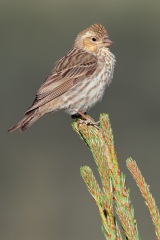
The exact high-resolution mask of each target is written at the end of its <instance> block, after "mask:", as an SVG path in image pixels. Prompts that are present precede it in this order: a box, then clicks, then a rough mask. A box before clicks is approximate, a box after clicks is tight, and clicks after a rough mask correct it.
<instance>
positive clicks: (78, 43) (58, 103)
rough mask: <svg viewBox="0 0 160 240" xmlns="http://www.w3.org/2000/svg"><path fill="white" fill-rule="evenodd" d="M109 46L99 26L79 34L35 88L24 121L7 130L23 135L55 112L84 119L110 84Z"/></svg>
mask: <svg viewBox="0 0 160 240" xmlns="http://www.w3.org/2000/svg"><path fill="white" fill-rule="evenodd" d="M111 44H112V41H111V40H110V39H109V35H108V32H107V30H106V29H105V27H104V26H102V25H101V24H93V25H91V26H90V27H88V28H86V29H85V30H83V31H82V32H80V33H79V34H78V35H77V37H76V39H75V42H74V45H73V48H72V49H71V50H70V51H69V52H68V53H67V54H66V55H65V56H64V57H62V58H61V59H60V60H59V61H58V62H57V63H56V65H55V67H54V68H53V70H52V73H51V75H50V76H49V77H48V79H47V80H46V81H45V82H44V83H43V84H42V85H41V87H40V88H39V90H38V92H37V93H36V97H35V100H34V102H33V104H32V105H31V107H30V108H28V109H27V111H26V112H25V115H26V116H25V118H23V119H22V120H21V121H20V122H19V123H17V124H16V125H15V126H13V127H11V128H10V129H9V130H8V131H9V132H12V131H14V130H16V129H19V130H20V131H21V132H23V131H24V130H26V129H27V128H28V127H30V126H31V125H32V124H33V123H34V122H35V121H37V120H38V119H39V118H40V117H42V116H43V115H44V114H46V113H50V112H55V111H58V110H64V111H65V112H67V113H69V114H70V115H71V116H75V115H76V114H78V115H80V116H81V117H83V118H84V119H85V113H86V111H87V110H89V109H90V108H91V107H93V106H94V105H95V104H96V103H97V102H98V101H100V100H101V99H102V96H103V94H104V91H105V89H106V87H107V86H108V85H109V84H110V83H111V80H112V77H113V72H114V66H115V56H114V55H113V54H112V53H111V52H110V50H109V48H108V47H109V46H110V45H111ZM86 118H87V117H86Z"/></svg>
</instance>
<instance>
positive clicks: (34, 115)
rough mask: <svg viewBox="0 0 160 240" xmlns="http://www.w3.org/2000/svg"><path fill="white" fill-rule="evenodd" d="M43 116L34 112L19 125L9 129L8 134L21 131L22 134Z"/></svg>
mask: <svg viewBox="0 0 160 240" xmlns="http://www.w3.org/2000/svg"><path fill="white" fill-rule="evenodd" d="M41 116H42V115H41V114H40V113H39V112H38V111H37V109H36V110H33V111H31V112H29V113H28V114H27V116H26V117H25V118H23V119H22V120H21V121H20V122H19V123H17V124H16V125H15V126H13V127H11V128H9V129H8V132H13V131H15V130H16V129H19V130H20V131H21V132H23V131H25V130H26V129H27V128H28V127H30V126H31V125H32V124H33V123H34V122H35V121H37V120H38V119H39V118H40V117H41Z"/></svg>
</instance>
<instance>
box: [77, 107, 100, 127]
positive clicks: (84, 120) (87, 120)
mask: <svg viewBox="0 0 160 240" xmlns="http://www.w3.org/2000/svg"><path fill="white" fill-rule="evenodd" d="M77 113H78V115H79V117H81V119H80V120H79V124H83V123H85V124H87V125H92V126H94V127H95V128H97V129H98V130H100V128H99V121H97V122H94V121H93V120H92V119H90V118H89V117H88V116H87V115H86V113H83V112H80V111H78V112H77Z"/></svg>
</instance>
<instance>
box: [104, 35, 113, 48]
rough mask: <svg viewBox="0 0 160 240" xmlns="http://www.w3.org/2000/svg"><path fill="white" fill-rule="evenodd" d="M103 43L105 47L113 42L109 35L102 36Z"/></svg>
mask: <svg viewBox="0 0 160 240" xmlns="http://www.w3.org/2000/svg"><path fill="white" fill-rule="evenodd" d="M103 43H104V45H105V46H106V47H109V46H110V45H111V44H112V43H113V42H112V41H111V40H110V39H109V37H104V38H103Z"/></svg>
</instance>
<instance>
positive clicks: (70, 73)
mask: <svg viewBox="0 0 160 240" xmlns="http://www.w3.org/2000/svg"><path fill="white" fill-rule="evenodd" d="M96 68H97V58H96V57H95V56H94V55H92V54H89V53H87V52H85V51H82V50H80V49H72V50H71V51H70V52H69V53H68V54H67V55H66V56H64V57H63V58H61V59H60V61H59V62H58V63H57V64H56V66H55V68H54V69H53V71H52V75H51V76H50V77H49V78H48V79H47V80H46V81H45V82H44V83H43V84H42V86H41V87H40V89H39V90H38V92H37V94H36V98H35V101H34V102H33V104H32V106H31V107H30V108H29V109H28V110H27V111H26V112H25V113H29V112H30V111H32V110H33V109H35V108H37V107H39V106H42V105H44V104H45V103H47V102H49V101H51V100H53V99H55V98H57V97H58V96H60V95H62V94H63V93H65V92H66V91H68V90H69V89H70V88H71V87H72V86H74V85H75V84H77V83H78V82H79V81H83V79H84V78H86V77H88V76H90V75H92V74H93V72H94V71H95V70H96Z"/></svg>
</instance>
